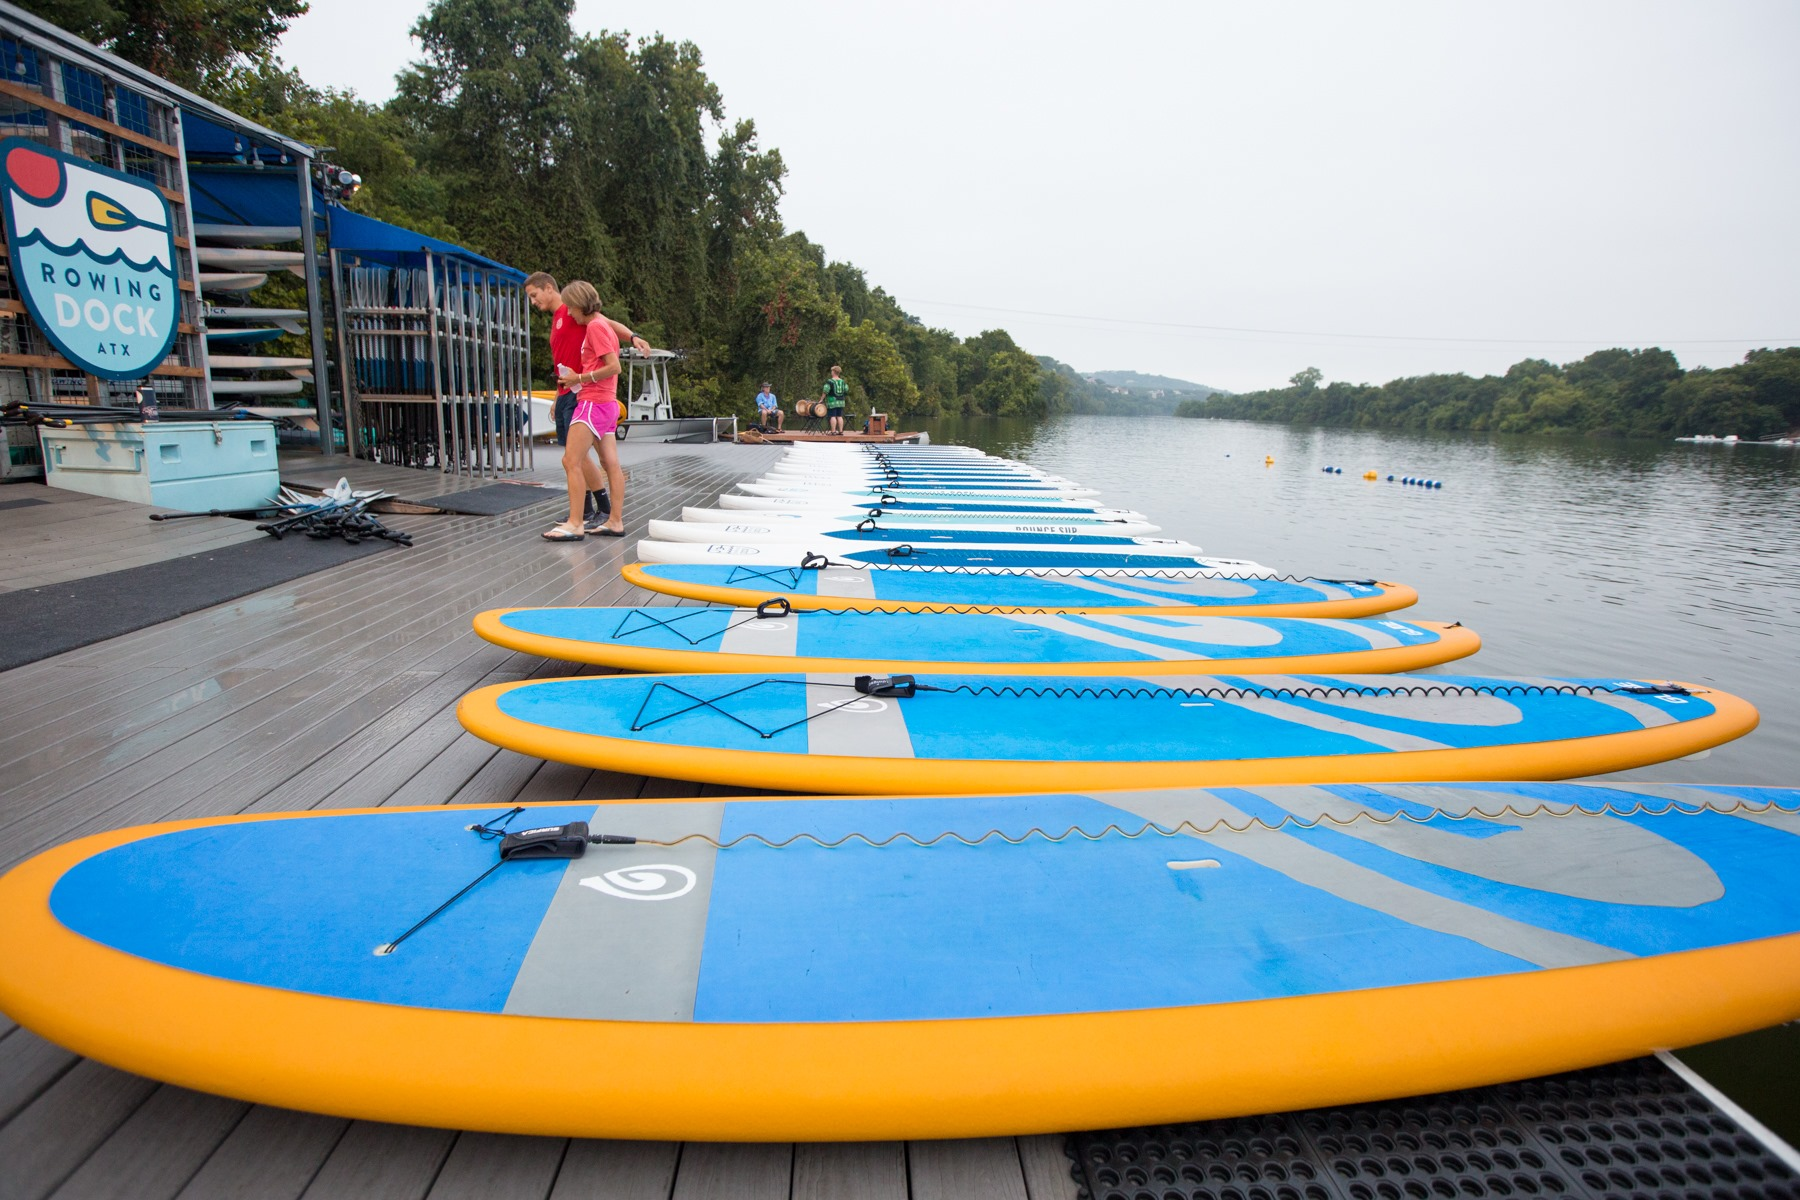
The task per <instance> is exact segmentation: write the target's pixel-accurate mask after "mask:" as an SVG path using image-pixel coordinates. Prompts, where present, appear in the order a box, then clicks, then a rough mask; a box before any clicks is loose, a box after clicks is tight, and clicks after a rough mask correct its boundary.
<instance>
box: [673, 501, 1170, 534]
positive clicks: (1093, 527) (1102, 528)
mask: <svg viewBox="0 0 1800 1200" xmlns="http://www.w3.org/2000/svg"><path fill="white" fill-rule="evenodd" d="M865 521H877V522H885V523H886V524H889V525H912V526H917V527H919V528H928V529H1007V528H1012V527H1014V526H1018V525H1030V526H1040V527H1041V526H1044V525H1051V526H1055V527H1057V531H1058V532H1063V531H1065V530H1066V531H1068V532H1070V533H1081V532H1085V533H1111V534H1131V535H1137V534H1150V533H1156V532H1158V531H1159V530H1160V528H1161V527H1160V526H1157V525H1152V524H1151V523H1150V521H1149V519H1148V518H1147V517H1145V516H1144V515H1143V514H1141V513H1126V512H1125V511H1124V510H1123V509H1115V510H1110V511H1109V512H1106V513H1098V512H1094V513H1082V512H1069V513H1054V514H1050V515H1048V516H1046V515H1045V514H1043V513H1005V512H1002V513H987V512H973V513H962V512H917V511H913V510H910V509H909V510H907V511H906V512H903V513H888V512H883V511H882V510H881V509H879V508H851V507H848V506H845V507H843V508H839V509H831V508H818V509H792V508H788V509H771V510H767V511H762V512H755V511H746V510H744V509H739V508H694V507H684V508H683V509H682V510H681V521H680V522H679V523H680V524H684V525H686V526H688V527H689V528H692V527H693V526H695V525H764V526H775V527H779V528H786V529H797V528H802V527H805V528H818V529H843V528H846V527H849V528H854V527H855V526H858V525H861V524H862V523H863V522H865ZM669 523H670V524H677V522H669Z"/></svg>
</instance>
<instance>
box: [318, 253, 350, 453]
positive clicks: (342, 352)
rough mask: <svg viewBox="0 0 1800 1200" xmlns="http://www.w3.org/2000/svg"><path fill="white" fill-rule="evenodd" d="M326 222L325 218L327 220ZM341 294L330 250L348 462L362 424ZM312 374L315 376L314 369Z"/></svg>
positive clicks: (339, 267)
mask: <svg viewBox="0 0 1800 1200" xmlns="http://www.w3.org/2000/svg"><path fill="white" fill-rule="evenodd" d="M329 219H330V218H327V220H329ZM344 291H345V288H344V260H343V258H342V257H341V256H340V255H339V254H338V252H337V248H336V247H335V246H334V247H332V249H331V301H332V303H331V313H332V317H333V318H334V321H335V324H336V326H337V345H338V386H339V390H340V391H342V392H343V394H344V452H345V453H346V454H348V455H349V456H350V457H351V458H355V457H356V430H357V429H358V428H360V427H361V425H362V422H361V421H360V420H358V419H357V418H358V415H359V414H358V413H357V411H356V399H355V397H356V389H355V388H354V387H352V386H351V384H350V367H351V358H352V357H353V355H354V353H355V349H356V348H355V347H354V346H352V345H351V344H350V338H349V335H348V333H347V332H346V331H345V328H344ZM313 374H314V375H317V374H318V370H317V368H316V367H315V368H314V370H313ZM315 394H316V392H315ZM324 434H325V430H324V427H323V426H320V429H319V435H320V440H321V444H323V439H324Z"/></svg>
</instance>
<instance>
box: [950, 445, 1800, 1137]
mask: <svg viewBox="0 0 1800 1200" xmlns="http://www.w3.org/2000/svg"><path fill="white" fill-rule="evenodd" d="M928 428H929V429H930V431H931V436H932V440H933V441H935V442H940V443H944V442H957V443H961V444H964V445H972V446H979V447H980V448H981V449H983V450H986V451H988V452H989V453H992V454H1003V455H1006V456H1008V457H1011V458H1019V459H1024V460H1026V461H1028V462H1031V463H1034V464H1036V465H1037V466H1040V467H1043V468H1044V469H1046V470H1049V471H1054V472H1056V473H1058V474H1061V475H1066V476H1068V477H1069V478H1071V479H1075V480H1079V481H1080V482H1081V483H1083V484H1086V485H1088V486H1090V487H1094V488H1098V489H1099V490H1100V492H1101V494H1102V499H1103V500H1104V501H1105V502H1106V503H1108V504H1111V505H1115V506H1118V507H1122V508H1132V509H1137V510H1139V511H1141V512H1144V513H1146V514H1147V515H1149V517H1150V518H1151V520H1153V521H1155V522H1157V523H1158V524H1160V525H1161V526H1162V527H1163V531H1164V533H1165V534H1166V535H1167V536H1171V537H1181V538H1187V539H1189V540H1191V541H1195V542H1198V543H1199V544H1200V545H1201V546H1203V547H1204V548H1205V549H1206V550H1207V551H1209V552H1211V553H1214V554H1218V555H1222V556H1226V557H1231V558H1249V559H1255V560H1256V561H1258V562H1261V563H1263V564H1264V565H1266V566H1270V567H1276V568H1279V569H1281V570H1283V571H1290V572H1293V573H1296V574H1316V575H1325V576H1341V577H1349V578H1355V577H1365V578H1366V577H1370V576H1374V577H1377V578H1381V579H1392V580H1399V581H1401V582H1403V583H1408V584H1411V585H1413V586H1414V587H1416V588H1417V589H1418V590H1419V604H1418V606H1417V608H1415V609H1413V610H1411V612H1412V615H1416V616H1419V617H1424V618H1432V619H1442V620H1460V621H1462V622H1464V623H1465V624H1467V625H1470V626H1472V627H1473V628H1474V629H1475V630H1476V632H1478V633H1479V634H1481V636H1482V639H1483V649H1482V651H1481V653H1480V654H1478V655H1477V656H1476V657H1475V658H1473V659H1470V660H1466V661H1465V662H1459V663H1455V664H1452V665H1451V666H1449V667H1447V668H1440V669H1446V670H1451V671H1456V672H1462V671H1465V670H1468V671H1474V672H1478V673H1481V674H1489V675H1617V676H1620V677H1641V678H1651V679H1679V680H1685V681H1688V682H1693V683H1708V684H1713V685H1716V686H1718V687H1720V688H1723V689H1725V690H1727V691H1731V692H1735V693H1737V694H1738V695H1740V696H1743V697H1745V698H1746V699H1748V700H1750V701H1751V702H1752V703H1753V704H1755V705H1756V706H1757V708H1758V709H1759V710H1761V712H1762V726H1761V728H1759V729H1757V730H1756V731H1755V732H1754V733H1751V734H1750V735H1749V736H1748V737H1745V738H1742V739H1739V740H1738V741H1736V742H1733V743H1731V744H1729V745H1725V746H1721V747H1719V748H1718V749H1716V750H1713V751H1711V752H1709V753H1707V754H1704V755H1698V756H1695V759H1693V760H1684V761H1681V762H1673V763H1664V764H1661V765H1659V766H1654V767H1643V768H1639V769H1638V770H1635V771H1626V772H1622V773H1620V774H1619V775H1618V776H1616V778H1621V779H1643V780H1659V781H1664V782H1679V783H1709V782H1711V783H1750V784H1784V785H1792V784H1800V770H1797V769H1796V768H1797V767H1800V670H1797V668H1800V654H1797V653H1796V650H1797V648H1800V511H1797V508H1796V501H1797V500H1800V450H1794V449H1783V448H1777V447H1766V446H1746V445H1741V444H1740V445H1738V446H1735V447H1725V446H1698V445H1690V444H1679V443H1673V442H1669V443H1664V442H1644V441H1614V440H1599V439H1590V438H1551V437H1542V436H1503V435H1493V436H1484V435H1470V434H1411V433H1394V432H1383V431H1373V430H1350V429H1319V428H1294V427H1291V426H1285V425H1265V424H1258V423H1254V422H1248V421H1195V420H1179V419H1176V418H1174V417H1145V418H1127V417H1096V416H1071V417H1064V418H1060V419H1057V420H1055V421H1052V422H1049V423H1047V424H1041V425H1040V424H1035V423H1032V422H1028V421H1005V420H987V421H943V422H938V423H935V424H932V425H930V426H929V427H928ZM1265 458H1273V459H1274V462H1273V463H1272V464H1268V465H1265V462H1264V459H1265ZM1327 466H1332V467H1342V468H1343V474H1341V475H1339V474H1335V473H1334V474H1326V473H1325V472H1324V470H1323V468H1325V467H1327ZM1371 470H1372V471H1376V472H1378V473H1379V475H1380V477H1381V478H1380V479H1379V480H1378V481H1373V482H1371V481H1366V480H1364V479H1363V478H1362V475H1363V473H1364V472H1365V471H1371ZM1390 474H1391V475H1394V476H1396V477H1403V476H1409V475H1410V476H1422V477H1424V478H1428V479H1436V480H1441V481H1442V482H1443V484H1444V486H1443V488H1442V489H1441V490H1440V489H1430V490H1427V489H1425V488H1419V487H1409V486H1406V485H1403V484H1400V483H1388V482H1387V481H1386V477H1387V476H1388V475H1390ZM1683 1057H1685V1058H1689V1059H1690V1061H1692V1062H1693V1063H1694V1065H1695V1066H1696V1067H1697V1068H1698V1069H1700V1070H1701V1071H1703V1072H1704V1073H1705V1074H1706V1076H1707V1077H1708V1078H1709V1079H1711V1080H1712V1081H1713V1082H1714V1083H1716V1084H1718V1085H1719V1087H1720V1088H1722V1089H1723V1090H1724V1091H1726V1092H1727V1093H1728V1094H1730V1095H1731V1096H1732V1097H1733V1098H1734V1099H1736V1100H1737V1101H1738V1102H1739V1103H1740V1104H1742V1105H1743V1106H1744V1107H1745V1108H1747V1109H1749V1110H1750V1111H1751V1112H1752V1113H1753V1114H1754V1115H1755V1116H1757V1117H1758V1118H1760V1119H1761V1120H1762V1121H1763V1122H1764V1123H1765V1124H1767V1125H1769V1126H1771V1127H1772V1128H1774V1129H1776V1130H1778V1131H1780V1132H1781V1133H1783V1134H1784V1135H1785V1136H1787V1137H1789V1138H1790V1139H1793V1138H1800V1087H1796V1086H1794V1083H1793V1081H1794V1079H1795V1078H1796V1076H1797V1074H1800V1027H1795V1026H1787V1027H1783V1028H1782V1029H1778V1030H1771V1031H1766V1032H1764V1033H1761V1034H1752V1035H1749V1036H1747V1037H1744V1038H1733V1039H1729V1040H1727V1041H1724V1042H1716V1043H1712V1044H1711V1045H1709V1046H1707V1047H1704V1048H1700V1049H1697V1050H1695V1051H1693V1052H1692V1053H1691V1055H1690V1054H1688V1053H1684V1055H1683Z"/></svg>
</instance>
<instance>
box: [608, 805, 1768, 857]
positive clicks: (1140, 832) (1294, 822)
mask: <svg viewBox="0 0 1800 1200" xmlns="http://www.w3.org/2000/svg"><path fill="white" fill-rule="evenodd" d="M1672 813H1673V814H1679V815H1681V816H1690V817H1692V816H1702V815H1705V814H1708V813H1712V814H1716V815H1721V816H1744V815H1746V814H1748V815H1752V816H1760V815H1763V814H1765V813H1774V814H1777V815H1780V816H1793V817H1800V804H1797V805H1796V807H1794V808H1784V807H1783V806H1781V805H1779V804H1777V803H1775V802H1774V801H1773V800H1770V801H1767V802H1766V803H1761V804H1758V803H1755V802H1753V801H1748V800H1732V801H1730V802H1729V803H1726V802H1723V801H1720V802H1714V801H1711V800H1708V801H1706V802H1705V803H1702V804H1684V803H1682V802H1681V801H1679V800H1670V801H1668V802H1667V803H1665V804H1663V805H1661V806H1658V805H1656V804H1654V803H1650V802H1647V801H1642V800H1640V801H1638V802H1636V803H1634V804H1629V805H1624V804H1617V803H1614V802H1613V801H1611V800H1607V801H1602V802H1601V803H1600V804H1598V805H1594V806H1586V805H1579V804H1553V803H1551V802H1549V801H1545V802H1542V803H1539V804H1536V805H1527V806H1525V807H1519V806H1517V805H1513V804H1503V805H1501V806H1500V807H1499V808H1497V809H1492V810H1490V809H1485V808H1482V807H1480V806H1479V805H1476V806H1474V807H1471V808H1469V809H1467V810H1465V811H1453V810H1450V809H1444V808H1433V807H1427V808H1426V809H1425V811H1424V812H1422V813H1418V812H1409V811H1407V810H1404V809H1402V810H1399V811H1396V812H1392V813H1378V812H1370V811H1368V810H1364V811H1362V812H1358V813H1354V814H1352V815H1350V816H1347V817H1340V816H1338V815H1337V814H1336V813H1321V814H1319V815H1318V816H1316V817H1302V816H1298V815H1296V814H1293V813H1290V814H1288V815H1287V816H1285V817H1283V818H1282V819H1281V820H1279V821H1266V820H1264V819H1263V818H1261V817H1255V816H1251V817H1249V818H1248V819H1247V820H1246V821H1245V822H1244V823H1243V824H1242V825H1237V824H1233V823H1232V822H1231V821H1230V820H1229V819H1227V818H1225V817H1220V818H1219V819H1218V820H1216V821H1212V822H1209V823H1207V824H1204V825H1201V824H1197V823H1196V822H1193V821H1180V822H1177V823H1176V824H1174V825H1161V824H1158V823H1157V822H1155V821H1145V822H1144V823H1143V824H1142V825H1139V826H1137V827H1135V828H1128V827H1126V826H1123V825H1120V824H1118V823H1116V822H1114V823H1110V824H1107V825H1105V826H1103V827H1101V828H1100V829H1087V828H1084V827H1082V826H1080V825H1070V826H1069V827H1068V828H1067V829H1065V830H1063V831H1062V832H1061V833H1052V832H1050V831H1049V830H1046V829H1045V828H1043V827H1042V826H1040V825H1033V826H1031V827H1030V828H1029V829H1027V830H1025V831H1024V832H1023V833H1020V834H1017V835H1014V834H1010V833H1006V832H1005V831H1003V830H999V829H990V830H988V831H987V832H986V833H983V834H981V835H979V836H977V837H967V836H965V835H963V834H961V833H957V832H956V831H954V830H946V831H945V832H943V833H939V834H933V835H932V836H930V837H921V836H919V835H918V834H915V833H911V832H909V831H906V830H900V831H898V832H896V833H890V834H888V835H887V836H885V837H879V838H876V837H870V836H869V835H868V834H866V833H862V832H853V833H846V834H844V835H843V836H842V837H838V838H831V839H826V838H822V837H820V836H819V835H818V834H815V833H795V834H790V835H789V836H787V837H785V838H770V837H768V836H767V835H765V834H761V833H754V832H752V833H740V834H738V835H737V836H736V837H732V838H726V839H723V840H721V839H719V838H716V837H714V836H712V835H711V834H706V833H688V834H683V835H682V836H681V837H678V838H669V839H657V838H639V839H638V844H639V845H643V846H661V847H676V846H681V845H684V844H686V843H688V842H697V843H700V844H702V845H707V846H711V847H713V848H714V849H717V850H732V849H736V848H738V847H740V846H746V845H752V844H754V845H757V846H761V847H762V848H764V849H768V850H787V849H791V848H794V847H797V846H810V847H811V848H812V849H817V850H840V849H843V848H844V847H846V846H850V845H853V844H860V845H863V846H867V847H869V848H870V849H873V850H885V849H888V848H890V847H893V846H911V847H914V848H916V849H921V850H929V849H931V848H932V847H934V846H939V845H942V844H943V843H945V842H954V843H955V844H957V845H960V846H969V847H975V846H981V845H983V844H985V843H988V842H1005V843H1006V844H1007V845H1009V846H1022V845H1024V844H1026V843H1027V842H1034V841H1042V842H1048V843H1051V844H1060V843H1062V842H1067V841H1071V840H1080V841H1087V842H1099V841H1104V840H1106V839H1107V838H1115V837H1116V838H1122V839H1124V840H1126V841H1137V840H1139V839H1142V838H1147V837H1161V838H1208V837H1215V836H1220V835H1224V834H1251V833H1289V832H1295V831H1299V832H1305V831H1308V830H1313V829H1326V828H1332V829H1348V828H1351V827H1353V826H1357V825H1393V824H1396V823H1398V822H1401V821H1409V822H1411V823H1413V824H1415V825H1429V824H1431V823H1432V822H1433V821H1438V820H1446V821H1489V822H1493V821H1505V820H1509V819H1510V820H1521V821H1523V820H1530V819H1532V818H1535V817H1552V818H1565V817H1663V816H1668V815H1670V814H1672Z"/></svg>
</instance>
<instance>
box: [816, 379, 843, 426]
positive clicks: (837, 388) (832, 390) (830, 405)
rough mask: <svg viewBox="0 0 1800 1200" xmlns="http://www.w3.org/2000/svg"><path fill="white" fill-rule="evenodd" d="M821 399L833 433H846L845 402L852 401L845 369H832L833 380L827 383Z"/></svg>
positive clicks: (821, 393) (820, 394) (828, 380)
mask: <svg viewBox="0 0 1800 1200" xmlns="http://www.w3.org/2000/svg"><path fill="white" fill-rule="evenodd" d="M819 399H821V400H823V401H824V402H825V415H826V417H828V418H829V419H830V421H831V432H833V433H842V432H844V402H845V401H846V400H848V399H850V383H849V381H848V380H846V379H845V378H844V368H842V367H838V366H834V367H832V368H831V378H830V379H827V380H826V381H825V387H824V390H822V391H821V392H820V393H819Z"/></svg>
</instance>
